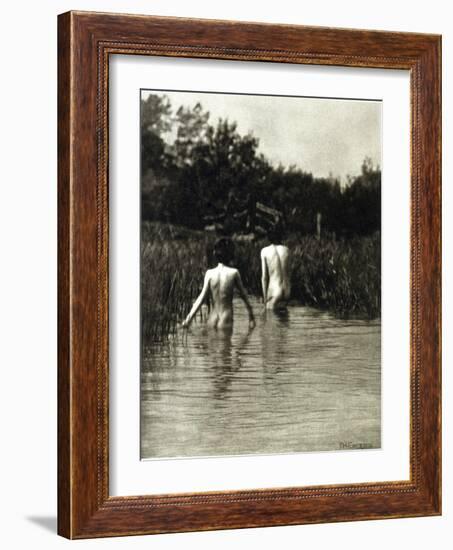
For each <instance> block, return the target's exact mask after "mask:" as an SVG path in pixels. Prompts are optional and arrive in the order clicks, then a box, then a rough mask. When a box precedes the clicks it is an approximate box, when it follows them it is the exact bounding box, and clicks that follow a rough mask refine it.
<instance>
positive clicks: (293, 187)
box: [141, 94, 381, 238]
mask: <svg viewBox="0 0 453 550" xmlns="http://www.w3.org/2000/svg"><path fill="white" fill-rule="evenodd" d="M209 119H210V115H209V112H207V111H204V110H203V107H202V105H201V104H200V103H197V104H196V105H195V106H194V107H192V108H187V107H182V106H181V107H179V108H178V110H177V111H176V113H175V114H173V111H172V107H171V104H170V101H169V99H168V97H166V96H165V95H157V94H151V95H149V96H148V98H147V99H146V100H143V101H142V123H141V138H142V140H141V144H142V148H141V150H142V153H141V154H142V182H143V185H142V218H143V219H145V220H149V221H165V222H169V223H174V224H181V225H186V226H187V227H191V228H193V229H203V227H204V226H205V225H206V219H208V218H209V217H210V216H211V217H212V216H213V215H215V214H216V213H218V212H219V211H220V210H221V209H222V207H223V206H224V204H225V202H226V201H227V199H228V197H230V196H231V195H233V196H234V197H235V198H236V199H237V200H238V201H239V202H240V201H243V202H244V201H249V202H250V201H251V202H253V201H255V202H256V201H257V200H259V201H264V202H265V203H266V205H267V206H269V207H271V208H275V209H278V210H279V211H281V212H282V213H283V217H284V219H285V220H286V225H287V227H288V229H289V230H290V231H292V232H298V233H300V234H302V235H311V234H314V233H315V231H316V219H317V215H318V213H319V214H321V220H322V222H321V223H322V229H323V232H324V233H327V234H328V233H330V234H335V235H336V236H337V237H347V238H352V237H353V236H354V235H371V234H373V233H374V232H375V231H378V230H380V218H381V213H380V201H381V194H380V183H381V172H380V170H379V168H375V167H373V166H372V164H371V162H370V160H369V159H365V161H364V163H363V166H362V173H361V175H360V176H358V177H355V178H349V180H348V182H347V184H346V186H345V187H343V188H342V187H341V186H340V183H339V181H337V180H335V179H332V178H316V177H314V176H313V175H312V174H310V173H307V172H304V171H303V170H302V169H300V168H296V167H294V166H292V167H288V168H285V167H283V166H278V167H274V166H272V165H271V164H270V163H269V162H268V161H267V159H266V158H265V157H264V156H263V155H261V154H259V152H258V146H259V140H258V139H257V138H256V137H255V136H253V135H251V134H247V135H240V134H239V132H238V130H237V124H236V123H235V122H231V121H229V120H222V119H219V120H218V121H217V122H216V123H214V124H212V123H210V120H209ZM169 135H170V136H175V138H174V140H173V142H172V141H171V140H170V139H169V138H168V136H169Z"/></svg>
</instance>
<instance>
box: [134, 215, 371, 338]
mask: <svg viewBox="0 0 453 550" xmlns="http://www.w3.org/2000/svg"><path fill="white" fill-rule="evenodd" d="M141 241H142V246H141V254H142V259H141V260H142V261H141V293H142V300H141V303H142V334H143V337H144V338H146V339H147V340H148V339H151V340H152V341H159V340H162V339H164V338H165V337H166V336H168V335H169V334H171V333H172V332H174V331H175V329H176V326H177V324H178V323H179V322H181V321H182V320H183V319H184V317H185V316H186V315H187V313H188V311H189V310H190V307H191V305H192V303H193V301H194V300H195V299H196V297H197V295H198V293H199V292H200V290H201V287H202V285H203V278H204V273H205V271H206V269H207V268H208V267H212V265H210V266H208V260H207V251H208V250H209V249H210V248H211V247H212V244H213V241H214V238H213V237H212V236H211V235H209V234H207V233H204V232H201V231H191V230H188V229H185V228H181V227H176V226H171V225H167V224H156V223H149V222H146V223H144V224H143V226H142V239H141ZM266 244H267V243H266V241H261V242H236V243H235V245H236V246H235V249H236V253H235V262H234V265H235V267H237V268H238V269H239V271H240V273H241V277H242V280H243V283H244V286H245V287H246V289H247V291H248V292H249V293H250V294H253V295H256V296H259V295H260V294H261V286H260V284H261V283H260V281H261V264H260V250H261V248H262V247H263V246H265V245H266ZM286 244H287V245H288V246H289V247H290V249H291V258H292V261H291V266H292V268H291V269H292V273H291V280H292V293H291V294H292V300H294V301H296V302H298V303H300V304H302V305H309V306H314V307H318V308H322V309H327V310H330V311H332V312H333V313H334V314H336V315H338V316H341V317H348V316H354V317H362V318H368V319H371V318H376V317H379V316H380V308H381V276H380V273H381V269H380V264H381V244H380V235H379V234H378V233H377V234H375V235H374V236H372V237H357V238H355V239H352V240H348V241H336V240H334V239H333V238H324V239H321V240H317V239H316V238H315V237H312V236H303V237H300V236H296V235H293V236H291V237H290V238H289V239H288V240H287V242H286Z"/></svg>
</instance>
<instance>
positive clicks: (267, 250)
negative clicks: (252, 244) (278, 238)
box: [261, 246, 271, 258]
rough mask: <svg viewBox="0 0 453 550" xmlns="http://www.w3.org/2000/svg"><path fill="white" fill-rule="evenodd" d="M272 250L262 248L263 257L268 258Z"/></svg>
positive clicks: (268, 247) (266, 247)
mask: <svg viewBox="0 0 453 550" xmlns="http://www.w3.org/2000/svg"><path fill="white" fill-rule="evenodd" d="M270 249H271V247H270V246H265V247H264V248H262V249H261V257H262V258H266V256H268V254H269V251H270Z"/></svg>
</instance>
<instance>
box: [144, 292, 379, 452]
mask: <svg viewBox="0 0 453 550" xmlns="http://www.w3.org/2000/svg"><path fill="white" fill-rule="evenodd" d="M253 307H254V309H255V311H256V312H258V311H260V305H259V304H258V303H257V302H255V303H253ZM257 317H258V319H257V326H256V328H255V329H254V330H249V328H248V317H247V313H246V311H245V308H244V307H243V306H242V304H241V303H236V302H235V323H234V328H233V329H229V330H217V331H215V330H212V329H209V328H208V327H207V326H206V325H205V324H194V325H192V327H191V329H190V331H188V332H187V331H180V332H179V333H178V334H177V335H176V336H175V337H173V338H171V339H170V340H169V341H168V342H166V343H164V344H160V345H150V346H147V347H145V349H144V357H143V364H142V381H141V454H142V458H157V457H183V456H213V455H228V454H258V453H262V454H264V453H283V452H287V453H288V452H300V451H320V450H336V449H340V448H344V447H351V446H362V447H368V448H377V447H380V412H381V411H380V393H381V383H380V323H379V322H378V321H372V322H368V321H360V320H348V321H345V320H339V319H335V318H334V317H332V316H331V315H329V314H328V313H325V312H320V311H318V310H314V309H311V308H306V307H300V306H296V307H290V308H289V309H288V310H287V311H280V312H276V313H273V312H271V311H267V312H266V313H263V314H262V315H261V317H260V316H257Z"/></svg>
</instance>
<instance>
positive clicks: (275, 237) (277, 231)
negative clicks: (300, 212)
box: [267, 220, 284, 244]
mask: <svg viewBox="0 0 453 550" xmlns="http://www.w3.org/2000/svg"><path fill="white" fill-rule="evenodd" d="M267 238H268V239H269V240H270V241H271V243H273V244H279V243H281V242H282V240H283V238H284V227H283V221H282V220H278V221H277V222H276V223H275V224H273V225H272V226H271V227H269V229H268V230H267Z"/></svg>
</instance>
